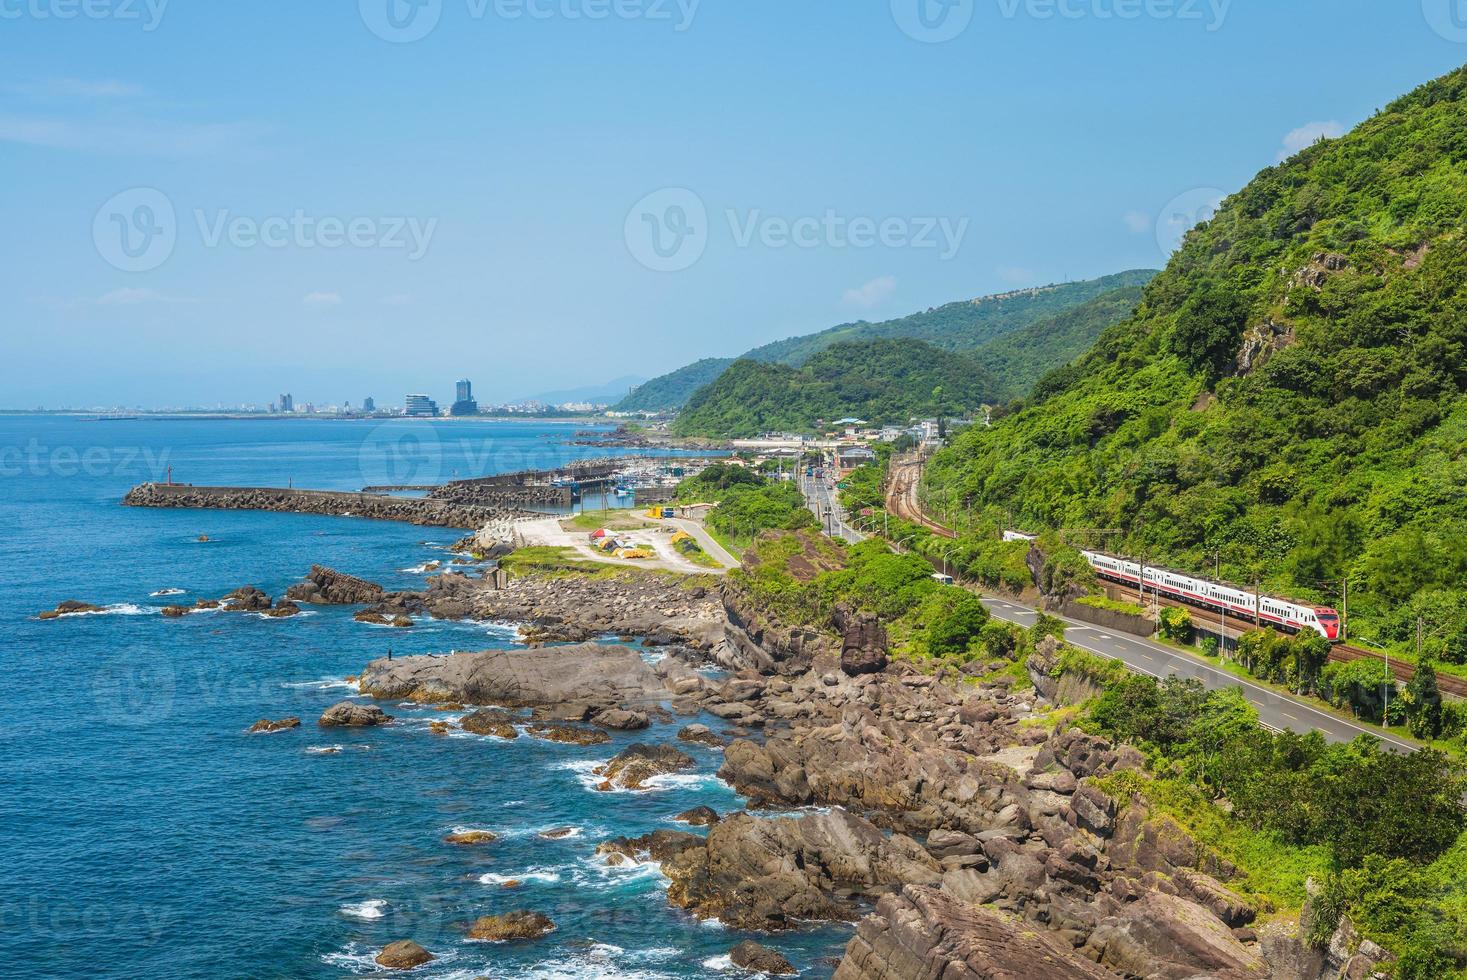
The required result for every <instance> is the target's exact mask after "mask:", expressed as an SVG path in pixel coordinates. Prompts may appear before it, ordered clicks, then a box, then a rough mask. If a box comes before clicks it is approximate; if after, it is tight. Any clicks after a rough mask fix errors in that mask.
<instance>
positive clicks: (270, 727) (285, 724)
mask: <svg viewBox="0 0 1467 980" xmlns="http://www.w3.org/2000/svg"><path fill="white" fill-rule="evenodd" d="M299 727H301V720H300V719H299V718H282V719H280V720H279V721H271V720H270V719H269V718H261V719H260V720H259V721H257V722H255V723H254V724H253V725H251V726H250V734H251V735H255V734H259V733H266V734H268V733H271V732H283V731H286V730H287V729H290V728H299Z"/></svg>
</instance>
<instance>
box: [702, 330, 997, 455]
mask: <svg viewBox="0 0 1467 980" xmlns="http://www.w3.org/2000/svg"><path fill="white" fill-rule="evenodd" d="M998 390H999V386H998V384H997V383H996V382H995V381H994V380H993V378H992V377H991V376H990V375H989V374H988V373H987V372H986V371H984V370H983V368H982V367H981V366H980V365H979V364H978V362H977V361H975V360H973V359H972V358H970V357H967V356H966V355H963V354H950V353H945V352H943V351H939V350H938V349H937V348H935V347H933V346H931V345H930V344H926V343H923V342H921V341H912V340H892V339H885V340H868V341H862V342H843V343H839V344H835V345H834V346H831V347H829V348H826V349H825V350H823V351H820V352H819V353H817V354H816V355H815V356H814V357H812V358H810V360H809V361H808V362H806V363H805V365H804V366H803V367H800V368H792V367H788V366H786V365H783V364H762V363H760V362H758V361H753V360H747V359H745V360H740V361H737V362H735V363H734V365H733V366H732V367H730V368H729V369H728V370H727V371H725V372H724V373H723V374H722V375H720V376H719V378H718V379H717V380H716V381H714V382H713V383H712V384H710V385H708V386H707V387H705V388H702V389H700V390H699V391H698V393H697V394H695V395H694V396H693V398H692V399H691V400H690V401H689V402H688V405H687V407H686V408H685V409H684V410H683V412H682V414H680V415H679V416H678V419H677V421H676V422H675V423H674V425H673V431H674V432H676V433H677V434H678V435H684V436H731V437H746V436H755V435H758V434H759V433H761V432H767V431H771V430H779V431H808V430H810V429H811V428H813V427H814V425H815V422H816V421H817V420H822V419H823V420H825V421H831V420H834V419H840V418H846V417H855V418H861V419H865V420H867V421H870V422H874V423H883V422H906V421H907V420H908V419H909V418H911V417H912V416H913V415H915V414H922V413H931V412H933V411H936V410H937V407H938V406H939V405H941V406H942V408H943V410H944V411H947V412H958V411H966V410H971V409H974V408H976V407H978V406H979V405H981V404H983V402H985V401H988V400H991V399H993V398H994V397H996V393H997V392H998Z"/></svg>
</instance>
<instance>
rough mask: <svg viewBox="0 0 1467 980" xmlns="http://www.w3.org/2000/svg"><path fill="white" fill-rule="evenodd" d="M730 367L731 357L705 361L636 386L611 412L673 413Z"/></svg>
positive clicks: (708, 358) (713, 358)
mask: <svg viewBox="0 0 1467 980" xmlns="http://www.w3.org/2000/svg"><path fill="white" fill-rule="evenodd" d="M732 363H733V358H731V357H706V358H704V359H703V360H701V361H698V362H696V363H694V364H689V365H688V366H687V367H681V368H678V369H677V370H676V371H673V372H671V373H670V374H664V375H662V376H661V377H660V378H653V379H652V380H651V381H648V382H646V383H645V384H643V385H641V386H639V387H638V388H637V389H636V390H635V391H633V392H632V393H631V394H629V395H627V397H625V398H623V399H622V400H621V401H620V402H618V403H617V404H616V406H615V408H614V410H615V411H618V412H675V411H677V410H678V409H680V408H682V407H683V406H684V405H686V404H687V402H688V399H689V398H691V397H693V392H695V391H697V390H698V389H699V388H701V387H703V386H704V385H706V384H708V383H709V382H711V381H712V380H713V379H714V378H716V377H718V376H719V375H720V374H722V373H723V372H724V371H726V370H727V369H728V367H729V365H730V364H732Z"/></svg>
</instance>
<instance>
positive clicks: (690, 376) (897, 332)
mask: <svg viewBox="0 0 1467 980" xmlns="http://www.w3.org/2000/svg"><path fill="white" fill-rule="evenodd" d="M1154 275H1156V273H1155V272H1154V271H1152V270H1149V269H1142V270H1135V271H1131V272H1121V273H1117V274H1116V275H1112V276H1104V277H1102V278H1100V279H1091V280H1087V281H1085V282H1070V283H1063V284H1060V285H1054V286H1041V287H1038V288H1036V289H1021V290H1016V291H1014V292H1011V293H1003V294H1000V295H996V296H982V297H979V298H978V299H974V300H963V301H961V302H958V303H948V304H947V305H945V306H939V307H936V308H935V309H931V310H927V311H925V312H923V313H914V314H912V315H911V316H906V317H902V318H900V319H897V320H887V321H884V322H882V323H866V322H864V321H862V322H859V323H846V324H842V325H841V326H838V327H831V328H830V329H829V330H823V331H821V332H820V333H815V334H809V335H807V336H803V337H791V338H789V339H788V340H780V341H776V342H775V343H772V344H765V345H764V346H763V347H756V348H755V349H754V350H752V351H749V352H748V353H747V354H745V355H744V358H746V359H749V360H755V361H763V362H765V363H769V364H787V365H790V366H791V367H799V366H801V365H802V364H804V363H805V362H806V361H807V360H809V359H810V358H811V357H813V356H814V355H815V354H816V353H818V352H819V351H822V350H824V349H826V348H827V347H829V346H831V345H832V344H837V343H840V342H842V341H850V340H866V339H873V338H883V337H914V338H917V339H919V340H925V341H926V342H928V343H930V344H932V345H933V346H934V347H939V348H941V349H943V350H950V351H971V350H974V349H976V348H978V347H980V346H982V345H983V344H986V343H989V342H991V341H996V340H997V338H1000V337H1003V336H1004V335H1006V334H1009V333H1012V332H1017V331H1021V330H1025V329H1026V328H1034V329H1033V330H1031V331H1030V333H1029V338H1030V340H1029V343H1028V345H1027V346H1028V350H1027V351H1022V352H1021V351H1009V352H1006V357H1007V358H1009V360H1007V361H1006V366H1007V365H1008V364H1009V363H1013V364H1014V365H1015V366H1016V367H1018V368H1019V369H1020V377H1021V378H1022V379H1023V380H1022V381H1021V382H1020V383H1017V384H1010V385H1007V386H1006V387H1004V388H1003V391H1004V392H1005V395H1004V397H1010V395H1009V394H1008V393H1010V392H1011V393H1012V395H1021V394H1023V393H1025V392H1026V391H1027V390H1028V385H1029V383H1030V382H1032V381H1033V379H1034V378H1035V377H1038V376H1039V375H1040V374H1042V373H1044V372H1045V371H1047V370H1049V369H1050V368H1051V367H1054V366H1056V365H1059V364H1063V363H1064V362H1065V361H1067V360H1069V359H1070V358H1072V357H1075V356H1076V355H1078V354H1080V353H1081V352H1083V351H1084V350H1085V349H1086V348H1087V347H1089V346H1090V343H1091V341H1093V340H1094V339H1095V337H1096V335H1098V334H1099V332H1100V331H1101V330H1102V329H1104V328H1105V327H1107V326H1109V325H1110V324H1111V323H1114V322H1116V321H1117V320H1119V319H1121V318H1122V317H1124V316H1125V315H1126V314H1128V313H1129V312H1130V307H1131V306H1134V305H1135V297H1136V296H1137V295H1139V294H1138V293H1136V292H1135V290H1136V289H1137V287H1140V286H1142V285H1145V283H1147V282H1148V281H1149V280H1150V279H1151V277H1152V276H1154ZM1116 290H1126V291H1128V293H1129V294H1130V296H1131V300H1130V306H1127V307H1126V308H1125V309H1119V308H1117V307H1116V306H1115V304H1114V303H1113V302H1111V303H1107V301H1106V298H1105V297H1106V294H1114V293H1115V291H1116ZM1113 298H1114V297H1112V299H1113ZM1092 303H1094V304H1097V305H1096V306H1093V307H1091V308H1090V313H1089V314H1086V313H1080V312H1079V311H1080V310H1082V309H1085V308H1086V307H1087V305H1089V304H1092ZM1070 311H1075V312H1076V314H1077V318H1076V319H1070V320H1065V321H1061V320H1060V319H1059V318H1060V317H1061V316H1062V315H1063V314H1066V313H1068V312H1070ZM1102 311H1112V312H1113V318H1112V319H1110V320H1107V321H1102V320H1100V319H1097V317H1098V316H1099V315H1100V314H1101V312H1102ZM1087 316H1088V317H1089V319H1087ZM1043 324H1051V325H1052V326H1053V328H1054V329H1055V330H1056V332H1057V335H1058V337H1059V338H1060V339H1061V340H1062V344H1061V347H1060V349H1061V350H1062V353H1061V354H1059V355H1058V356H1052V357H1049V358H1048V359H1047V360H1046V359H1045V358H1043V357H1042V356H1040V355H1039V353H1038V345H1041V344H1042V342H1043V337H1044V331H1043V330H1040V329H1038V328H1039V327H1040V325H1043ZM1085 329H1089V330H1090V333H1089V335H1088V336H1086V337H1083V338H1082V337H1081V334H1082V333H1083V332H1084V330H1085ZM1076 340H1080V341H1081V342H1079V343H1076ZM731 364H733V360H732V359H730V358H707V359H705V360H701V361H698V362H697V363H696V364H690V365H688V366H687V367H682V368H678V369H677V370H676V371H673V372H671V373H669V374H665V375H663V376H662V377H660V378H654V379H653V380H651V381H649V382H647V383H646V384H644V385H642V386H641V387H640V388H638V389H637V390H636V391H634V392H633V393H632V394H631V395H629V396H628V397H627V398H625V399H623V400H622V401H621V402H620V403H619V404H617V405H616V406H614V409H615V410H616V411H619V412H660V411H676V410H678V409H680V408H682V407H683V405H685V404H686V403H687V401H688V399H689V398H691V397H692V395H693V392H695V391H697V390H698V389H699V388H701V387H702V386H703V385H705V384H709V383H711V382H712V381H713V380H714V379H715V378H717V377H718V376H719V375H720V374H722V373H723V371H724V370H726V369H727V368H728V367H729V365H731ZM1037 365H1042V366H1038V367H1037V370H1035V367H1036V366H1037Z"/></svg>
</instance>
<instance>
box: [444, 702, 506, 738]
mask: <svg viewBox="0 0 1467 980" xmlns="http://www.w3.org/2000/svg"><path fill="white" fill-rule="evenodd" d="M458 724H459V727H460V728H462V729H463V730H464V731H466V732H470V733H472V734H474V735H493V736H494V737H495V738H506V739H508V738H519V737H520V733H519V732H518V731H516V730H515V727H514V718H513V716H512V715H510V714H509V712H507V711H501V710H499V709H498V708H481V709H479V710H478V711H475V712H473V713H472V714H467V715H464V717H463V719H462V720H461V721H460V722H459V723H458Z"/></svg>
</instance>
